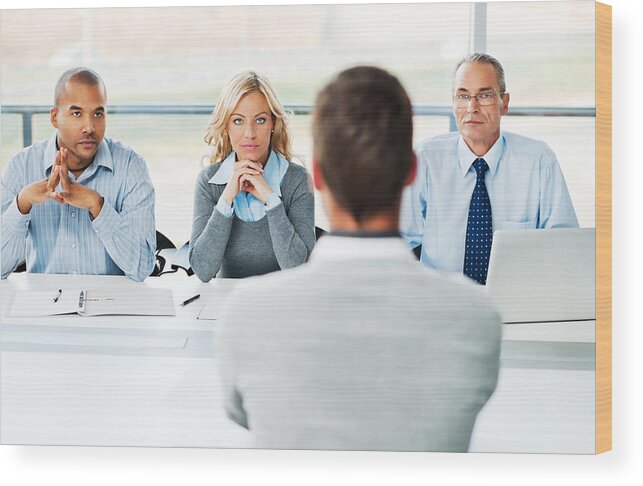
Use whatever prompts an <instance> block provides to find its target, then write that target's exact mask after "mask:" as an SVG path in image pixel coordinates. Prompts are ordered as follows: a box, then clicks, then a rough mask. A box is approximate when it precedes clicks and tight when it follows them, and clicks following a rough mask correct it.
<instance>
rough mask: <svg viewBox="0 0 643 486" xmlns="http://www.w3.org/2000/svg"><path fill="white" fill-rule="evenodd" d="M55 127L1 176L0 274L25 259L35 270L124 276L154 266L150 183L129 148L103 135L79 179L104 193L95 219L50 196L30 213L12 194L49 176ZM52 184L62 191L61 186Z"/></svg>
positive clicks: (143, 274) (140, 273)
mask: <svg viewBox="0 0 643 486" xmlns="http://www.w3.org/2000/svg"><path fill="white" fill-rule="evenodd" d="M56 151H57V146H56V134H54V136H53V137H51V138H50V139H49V140H45V141H41V142H37V143H35V144H33V145H31V146H30V147H27V148H25V149H23V150H21V151H20V152H18V153H17V154H16V155H15V156H14V157H13V158H12V159H11V161H10V162H9V164H8V166H7V168H6V169H5V172H4V174H3V177H2V227H1V230H2V235H1V239H2V254H1V257H2V278H6V277H7V276H8V275H9V274H10V273H11V272H12V271H13V270H14V269H15V268H16V267H17V266H18V265H19V264H20V263H21V262H23V261H25V260H26V263H27V270H28V271H29V272H36V273H65V274H82V275H86V274H89V275H123V274H125V275H127V276H128V277H130V278H131V279H133V280H139V281H140V280H143V279H144V278H145V277H147V276H148V275H149V274H150V273H151V272H152V270H153V268H154V252H155V249H156V236H155V227H154V188H153V186H152V181H151V180H150V177H149V174H148V172H147V166H146V165H145V161H144V160H143V159H142V158H141V157H140V156H139V155H137V154H136V153H135V152H134V151H132V150H131V149H130V148H128V147H126V146H124V145H122V144H121V143H119V142H115V141H113V140H110V139H108V138H105V139H103V141H102V142H101V144H100V146H99V147H98V150H97V152H96V155H95V156H94V161H93V162H92V163H91V164H90V165H89V166H88V167H87V168H86V169H85V170H84V171H83V173H82V174H81V175H80V177H79V178H78V179H77V180H76V178H75V176H74V174H72V173H71V172H69V178H70V179H71V180H76V182H78V183H80V184H83V185H84V186H86V187H89V188H91V189H93V190H95V191H96V192H98V193H99V194H100V195H101V196H102V197H103V198H104V199H105V202H104V204H103V208H102V209H101V212H100V214H99V215H98V217H96V219H94V220H93V221H92V220H91V218H90V216H89V211H88V210H87V209H81V208H76V207H74V206H71V205H63V204H60V203H58V202H56V201H53V200H51V201H47V202H44V203H42V204H38V205H34V206H33V207H32V208H31V211H30V212H29V213H28V214H22V213H20V211H19V210H18V206H17V201H16V197H17V195H18V193H19V192H20V190H21V189H22V188H23V187H25V186H26V185H29V184H31V183H33V182H36V181H39V180H42V179H45V178H46V177H49V174H50V173H51V170H52V167H53V163H54V161H55V159H56ZM57 190H60V186H59V187H58V189H57Z"/></svg>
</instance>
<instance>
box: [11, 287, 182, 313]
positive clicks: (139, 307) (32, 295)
mask: <svg viewBox="0 0 643 486" xmlns="http://www.w3.org/2000/svg"><path fill="white" fill-rule="evenodd" d="M81 292H83V291H82V290H78V289H73V290H68V289H63V292H62V293H61V294H60V298H59V299H58V302H54V301H53V299H54V298H55V297H56V296H57V295H58V290H57V289H56V290H53V289H52V290H51V291H43V290H29V291H18V292H17V293H16V294H15V296H14V299H13V302H12V303H11V308H10V309H9V316H10V317H40V316H55V315H61V314H74V313H78V314H79V315H82V316H99V315H138V316H174V315H176V310H175V308H174V298H173V296H172V290H170V289H154V288H150V287H139V288H136V287H130V288H97V289H88V290H86V291H84V292H85V296H84V308H83V307H82V306H81V307H79V300H80V294H81Z"/></svg>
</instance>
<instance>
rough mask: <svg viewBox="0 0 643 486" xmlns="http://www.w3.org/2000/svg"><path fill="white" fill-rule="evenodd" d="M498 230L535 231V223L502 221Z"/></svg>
mask: <svg viewBox="0 0 643 486" xmlns="http://www.w3.org/2000/svg"><path fill="white" fill-rule="evenodd" d="M500 229H506V230H517V229H536V221H535V220H533V221H504V222H503V223H502V224H501V226H500Z"/></svg>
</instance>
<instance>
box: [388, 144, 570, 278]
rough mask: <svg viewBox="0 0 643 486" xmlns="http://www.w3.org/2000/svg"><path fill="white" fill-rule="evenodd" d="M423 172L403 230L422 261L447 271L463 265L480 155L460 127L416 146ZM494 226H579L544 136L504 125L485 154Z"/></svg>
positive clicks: (406, 199) (410, 196)
mask: <svg viewBox="0 0 643 486" xmlns="http://www.w3.org/2000/svg"><path fill="white" fill-rule="evenodd" d="M415 152H416V155H417V159H418V172H417V177H416V179H415V181H414V182H413V184H412V185H411V187H409V188H407V189H406V190H405V191H404V195H403V198H402V210H401V213H400V231H401V233H402V236H403V237H404V238H405V239H406V241H407V242H408V244H409V246H410V247H411V248H415V247H417V246H418V245H422V254H421V261H422V263H424V264H425V265H426V266H428V267H432V268H436V269H438V270H441V271H445V272H462V268H463V264H464V247H465V240H466V233H467V218H468V215H469V204H470V202H471V194H472V193H473V188H474V186H475V184H476V171H475V169H474V168H473V167H472V164H473V162H474V161H475V159H477V158H478V156H477V155H475V154H474V153H473V152H472V151H471V150H470V149H469V147H468V146H467V144H466V143H465V142H464V140H463V139H462V137H461V136H460V134H458V133H457V132H452V133H449V134H446V135H441V136H438V137H435V138H432V139H429V140H426V141H424V142H422V143H421V144H420V145H419V146H418V147H417V148H416V151H415ZM483 158H484V159H485V162H487V165H488V166H489V170H488V171H487V172H486V174H485V184H486V186H487V191H488V193H489V200H490V201H491V213H492V224H493V230H494V231H495V230H497V229H521V228H522V229H529V228H534V229H535V228H563V227H571V228H577V227H578V220H577V219H576V213H575V211H574V206H573V204H572V200H571V197H570V196H569V192H568V190H567V186H566V185H565V179H564V177H563V173H562V172H561V170H560V166H559V164H558V160H557V159H556V155H555V154H554V152H553V151H552V150H551V149H550V148H549V147H548V146H547V144H545V143H544V142H541V141H539V140H534V139H531V138H527V137H523V136H521V135H516V134H514V133H510V132H502V133H501V136H500V138H499V139H498V141H497V142H496V143H495V144H494V146H493V147H491V149H489V151H488V152H487V153H486V154H485V155H484V156H483Z"/></svg>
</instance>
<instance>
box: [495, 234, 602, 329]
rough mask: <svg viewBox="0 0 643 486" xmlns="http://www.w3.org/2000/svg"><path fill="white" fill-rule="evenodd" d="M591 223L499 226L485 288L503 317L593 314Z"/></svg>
mask: <svg viewBox="0 0 643 486" xmlns="http://www.w3.org/2000/svg"><path fill="white" fill-rule="evenodd" d="M595 282H596V231H595V228H557V229H538V230H498V231H495V232H494V234H493V244H492V246H491V256H490V258H489V271H488V273H487V285H486V287H487V291H488V292H489V293H490V294H491V297H492V299H493V300H494V302H495V303H496V305H497V306H498V308H499V309H500V313H501V315H502V320H503V322H507V323H510V322H516V323H518V322H550V321H576V320H591V319H596V302H595V299H596V297H595V296H596V293H595V287H596V284H595Z"/></svg>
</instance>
